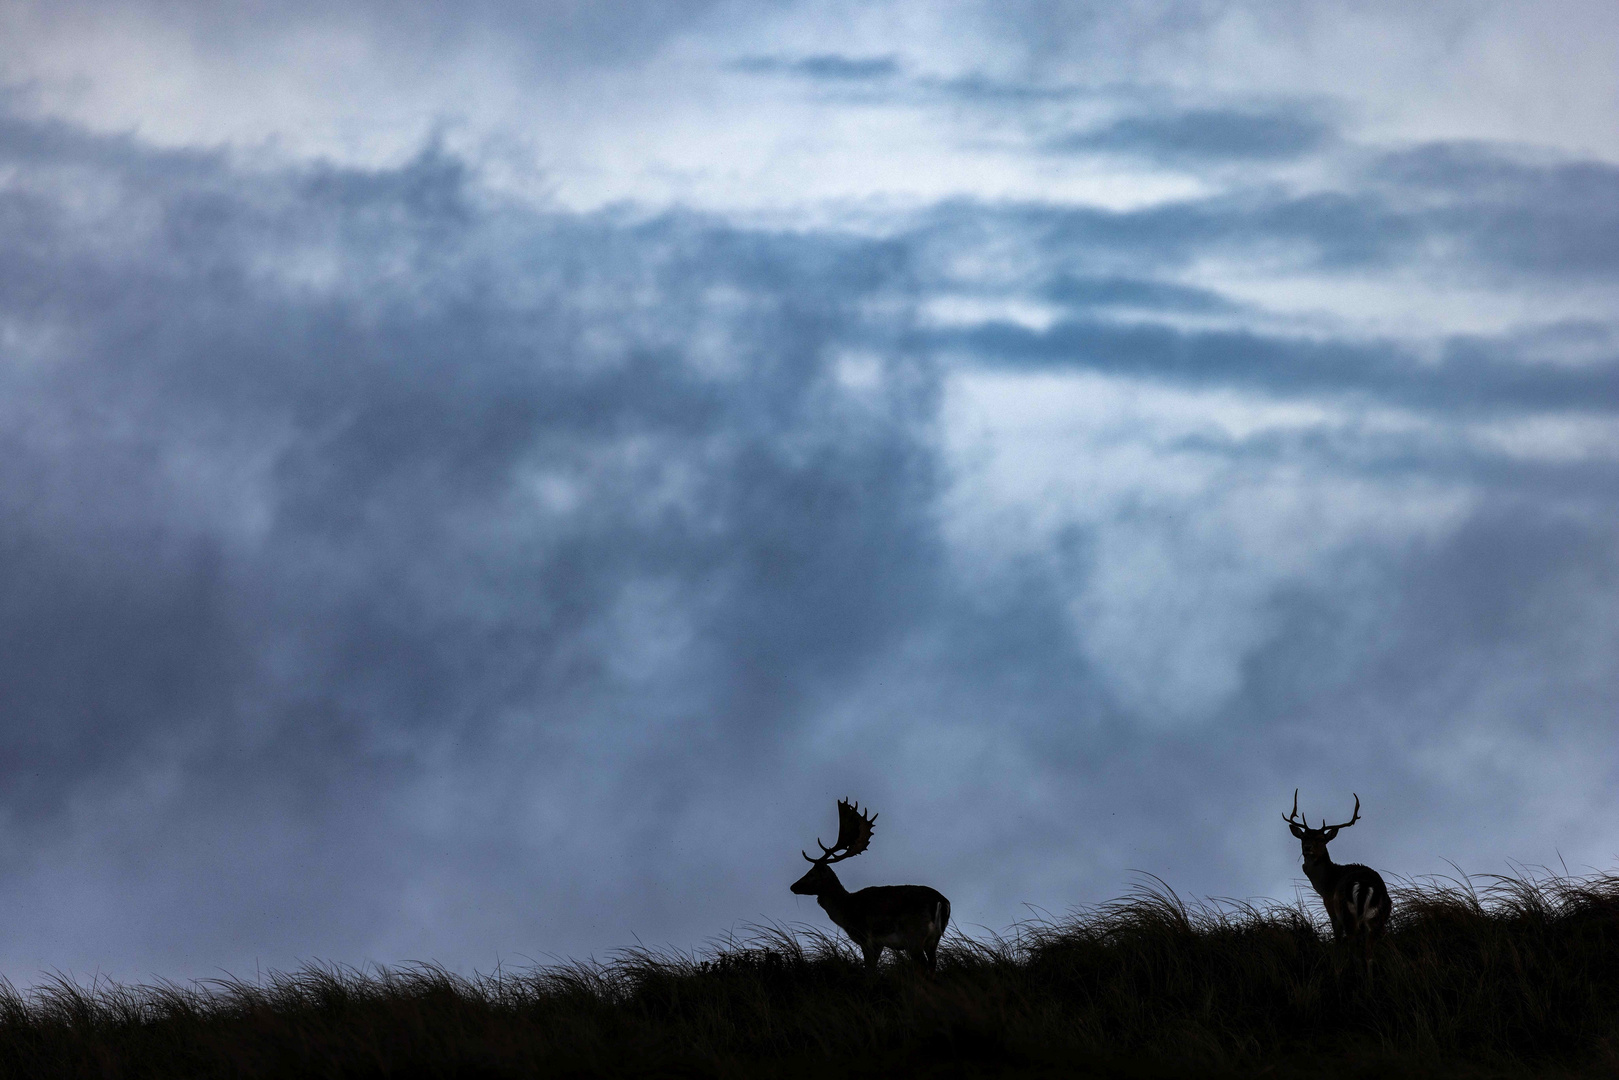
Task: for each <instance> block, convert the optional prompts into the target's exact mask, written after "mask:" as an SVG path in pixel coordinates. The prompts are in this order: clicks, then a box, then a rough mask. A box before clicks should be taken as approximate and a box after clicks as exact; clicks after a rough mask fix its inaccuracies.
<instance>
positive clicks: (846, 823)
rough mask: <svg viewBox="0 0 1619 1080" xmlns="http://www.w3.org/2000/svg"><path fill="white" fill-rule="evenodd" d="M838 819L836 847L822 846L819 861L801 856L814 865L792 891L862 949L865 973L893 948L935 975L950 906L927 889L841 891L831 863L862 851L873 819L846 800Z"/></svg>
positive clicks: (898, 887) (902, 887)
mask: <svg viewBox="0 0 1619 1080" xmlns="http://www.w3.org/2000/svg"><path fill="white" fill-rule="evenodd" d="M838 817H839V822H840V824H839V829H838V842H837V843H836V844H834V845H833V846H831V847H827V846H826V845H825V844H821V851H822V855H821V857H820V858H819V859H811V858H810V857H809V855H807V854H806V855H805V856H804V858H806V859H809V861H810V862H811V863H812V864H813V865H812V866H811V867H810V869H809V872H808V873H806V874H805V875H804V876H803V877H801V878H799V879H798V880H797V881H795V882H793V886H792V891H793V892H794V893H796V894H798V895H799V896H813V897H815V901H816V903H818V904H820V905H821V908H822V909H823V910H824V911H825V912H826V914H827V916H828V917H829V918H830V919H831V920H832V921H833V922H834V923H836V924H837V925H838V926H839V927H840V928H842V930H843V932H844V933H846V934H848V935H849V939H850V940H851V941H853V942H854V943H855V944H856V945H857V946H859V947H860V951H861V953H863V954H864V955H865V958H866V967H867V969H874V968H876V967H877V963H878V961H879V960H881V959H882V955H883V950H884V949H893V950H894V951H895V952H903V953H905V954H906V955H908V956H909V957H910V958H911V959H912V960H915V961H916V962H917V963H918V964H921V965H922V966H923V967H926V968H927V969H928V970H930V971H931V970H933V969H934V968H935V967H936V966H937V963H938V949H939V939H940V938H941V937H943V936H944V930H945V927H946V926H948V925H949V923H950V901H949V900H947V899H945V897H944V894H942V893H940V892H939V891H938V890H937V889H930V888H928V887H927V886H926V885H874V886H872V887H871V888H869V889H861V890H860V891H858V892H850V891H849V890H848V889H845V888H844V887H843V882H841V881H839V880H838V875H837V874H835V873H833V872H832V867H831V864H832V863H834V862H838V861H840V860H842V859H847V858H851V857H853V856H855V855H858V854H860V853H861V852H862V851H864V850H866V846H867V845H868V844H870V843H871V831H872V825H873V823H874V822H875V821H876V820H877V818H876V815H872V816H871V817H869V818H867V817H865V816H864V815H862V814H860V813H859V809H858V807H855V806H853V805H851V804H850V803H849V802H848V800H844V801H842V802H840V803H838ZM816 843H820V841H816Z"/></svg>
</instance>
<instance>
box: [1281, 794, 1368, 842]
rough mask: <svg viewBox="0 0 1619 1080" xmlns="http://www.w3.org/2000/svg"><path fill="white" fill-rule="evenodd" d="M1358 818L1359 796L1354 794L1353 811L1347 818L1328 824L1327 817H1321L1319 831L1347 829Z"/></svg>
mask: <svg viewBox="0 0 1619 1080" xmlns="http://www.w3.org/2000/svg"><path fill="white" fill-rule="evenodd" d="M1294 794H1295V797H1297V793H1296V792H1295V793H1294ZM1359 820H1360V796H1359V795H1356V796H1355V812H1354V813H1353V814H1351V815H1349V820H1348V821H1346V822H1344V823H1343V824H1342V825H1328V824H1327V819H1326V818H1322V819H1321V831H1322V832H1337V831H1338V830H1339V829H1347V828H1349V826H1351V825H1353V824H1354V823H1355V822H1357V821H1359Z"/></svg>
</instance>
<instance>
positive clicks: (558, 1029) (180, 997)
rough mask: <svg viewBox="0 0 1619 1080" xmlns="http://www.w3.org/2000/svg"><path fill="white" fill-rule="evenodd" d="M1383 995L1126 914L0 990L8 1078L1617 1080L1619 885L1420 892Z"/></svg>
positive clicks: (1329, 954)
mask: <svg viewBox="0 0 1619 1080" xmlns="http://www.w3.org/2000/svg"><path fill="white" fill-rule="evenodd" d="M1394 897H1395V915H1394V919H1393V921H1392V922H1391V924H1390V927H1389V933H1388V935H1387V937H1386V938H1385V940H1384V941H1383V943H1382V944H1381V945H1380V946H1379V948H1378V949H1377V952H1376V957H1375V968H1374V981H1373V982H1372V984H1371V985H1370V986H1368V983H1367V980H1366V976H1365V973H1364V971H1363V970H1362V968H1361V966H1360V963H1359V958H1358V955H1357V954H1356V953H1355V952H1354V951H1353V950H1350V949H1341V948H1338V947H1336V946H1334V945H1333V943H1332V942H1331V940H1330V934H1326V933H1324V929H1325V928H1324V925H1323V920H1322V919H1321V918H1320V916H1319V905H1318V904H1315V903H1314V902H1313V898H1310V902H1308V903H1307V902H1304V901H1301V902H1299V903H1297V904H1293V905H1285V904H1280V903H1271V902H1266V903H1238V902H1187V901H1184V900H1182V899H1181V898H1179V897H1177V896H1176V895H1175V893H1174V892H1173V891H1172V890H1171V889H1169V887H1168V886H1166V885H1164V884H1163V883H1162V882H1158V881H1156V880H1148V881H1146V882H1144V883H1143V884H1142V885H1140V886H1139V887H1137V888H1136V889H1135V890H1133V891H1132V892H1131V893H1130V894H1129V895H1127V896H1125V897H1124V898H1122V899H1119V900H1116V901H1113V902H1111V903H1107V904H1103V905H1101V906H1099V907H1095V908H1091V909H1086V910H1083V911H1080V912H1077V913H1076V914H1074V915H1072V916H1069V917H1067V918H1063V919H1053V920H1044V921H1037V922H1031V923H1027V924H1024V925H1022V926H1019V927H1017V928H1015V929H1014V930H1013V931H1012V932H1011V933H1009V934H1007V935H1005V936H1001V937H988V938H979V939H972V938H968V937H964V936H961V935H959V934H957V935H954V936H952V937H951V938H950V939H947V941H946V946H945V948H943V949H941V951H940V963H939V971H938V972H937V973H935V974H932V975H929V974H927V973H925V972H921V971H918V970H915V969H913V968H911V967H909V966H908V965H907V964H905V963H901V962H894V963H890V964H888V965H885V967H884V969H883V970H882V971H881V972H879V973H878V974H877V975H875V976H873V975H868V974H867V973H866V972H865V971H864V970H863V968H862V965H861V961H860V958H859V956H858V955H857V954H856V953H855V951H854V950H853V948H852V947H850V946H849V945H848V944H847V943H846V942H844V941H841V940H839V939H837V938H835V937H833V936H832V935H831V934H829V933H822V932H820V931H819V930H817V929H812V928H793V929H788V928H781V927H766V928H759V929H756V930H754V931H752V932H751V934H750V935H749V936H748V937H746V938H743V939H733V940H727V941H725V942H722V943H720V944H719V945H717V946H716V947H715V948H714V949H712V950H710V951H709V952H706V953H703V954H697V955H682V954H669V953H657V952H652V951H649V950H645V949H632V950H626V951H625V952H622V953H620V954H618V955H617V956H616V957H614V958H613V959H612V960H611V961H609V962H607V963H599V964H597V963H588V964H587V963H573V964H566V965H560V966H552V967H544V968H536V969H532V970H526V971H522V972H518V973H512V972H507V971H497V972H495V973H493V974H490V975H480V976H474V977H471V978H465V977H461V976H458V975H455V974H452V973H450V972H448V971H445V970H444V969H442V968H439V967H434V966H431V965H421V966H416V967H410V968H405V969H394V970H384V969H373V970H364V971H362V970H357V969H353V968H343V967H311V968H306V969H304V970H302V971H297V972H291V973H274V974H271V975H269V976H267V977H264V978H262V979H260V980H259V981H256V982H252V983H248V982H242V981H236V980H221V981H213V982H205V983H197V984H192V985H188V986H178V985H174V984H169V983H160V984H156V985H147V986H121V985H117V984H113V983H109V982H105V981H98V982H94V983H91V984H89V985H79V984H75V983H73V982H70V981H68V980H64V979H59V980H57V981H55V982H53V983H50V984H47V985H44V986H42V987H38V988H35V989H32V990H29V991H27V992H26V993H24V992H19V991H17V990H16V989H14V988H12V987H10V986H4V987H0V1072H3V1073H4V1075H6V1076H18V1077H41V1076H59V1075H62V1076H65V1075H82V1076H97V1077H148V1076H150V1077H204V1076H206V1077H215V1076H240V1077H270V1076H308V1077H322V1076H327V1077H338V1076H341V1077H359V1076H367V1077H369V1076H376V1077H384V1076H392V1077H407V1076H429V1075H464V1076H485V1077H506V1076H512V1077H516V1076H568V1075H575V1076H589V1075H643V1076H665V1075H680V1076H726V1077H754V1076H761V1075H788V1076H799V1075H802V1076H810V1075H824V1074H829V1073H838V1074H845V1075H847V1074H853V1075H878V1074H885V1075H886V1074H893V1073H904V1074H909V1075H938V1076H947V1075H948V1076H976V1075H984V1076H988V1075H1009V1074H1016V1075H1050V1076H1060V1075H1128V1076H1181V1075H1189V1074H1195V1075H1209V1074H1221V1073H1224V1074H1229V1075H1243V1076H1246V1075H1253V1074H1256V1073H1260V1072H1264V1073H1266V1074H1268V1075H1275V1076H1387V1075H1391V1074H1394V1075H1424V1076H1456V1077H1461V1076H1503V1077H1504V1076H1523V1075H1536V1076H1547V1075H1569V1076H1574V1075H1591V1076H1596V1075H1602V1076H1613V1075H1619V877H1612V876H1602V877H1595V878H1585V879H1576V878H1571V877H1568V876H1561V875H1554V874H1549V873H1540V874H1529V873H1523V874H1519V875H1517V876H1510V877H1490V878H1464V877H1460V876H1458V877H1457V878H1455V879H1434V880H1424V881H1418V882H1406V883H1403V884H1402V885H1400V886H1399V887H1397V888H1396V889H1395V890H1394Z"/></svg>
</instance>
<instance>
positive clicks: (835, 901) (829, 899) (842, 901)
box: [815, 872, 849, 929]
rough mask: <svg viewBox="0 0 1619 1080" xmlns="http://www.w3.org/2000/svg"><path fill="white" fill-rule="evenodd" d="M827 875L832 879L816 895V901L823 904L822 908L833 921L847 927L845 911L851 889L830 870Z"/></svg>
mask: <svg viewBox="0 0 1619 1080" xmlns="http://www.w3.org/2000/svg"><path fill="white" fill-rule="evenodd" d="M827 876H828V877H829V878H830V879H831V880H830V881H828V882H827V883H826V884H825V885H823V886H822V887H821V891H820V892H819V893H817V894H816V895H815V902H816V903H817V904H820V905H821V910H823V911H825V912H826V913H827V915H828V916H830V917H831V919H832V921H833V922H835V923H837V924H838V925H839V926H843V927H845V929H847V926H846V924H845V922H844V913H845V911H846V910H847V908H848V901H849V890H848V889H845V888H844V887H843V882H841V881H839V880H838V875H836V874H833V873H830V872H829V873H828V874H827Z"/></svg>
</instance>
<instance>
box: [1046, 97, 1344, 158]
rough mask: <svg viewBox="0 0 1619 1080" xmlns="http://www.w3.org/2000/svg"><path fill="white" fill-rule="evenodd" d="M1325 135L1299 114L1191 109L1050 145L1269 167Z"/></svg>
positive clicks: (1130, 120) (1133, 119)
mask: <svg viewBox="0 0 1619 1080" xmlns="http://www.w3.org/2000/svg"><path fill="white" fill-rule="evenodd" d="M1330 134H1331V130H1330V128H1329V127H1328V126H1327V125H1326V124H1325V123H1323V122H1322V121H1321V120H1320V119H1319V118H1316V117H1312V116H1309V115H1306V114H1302V113H1297V112H1293V113H1288V112H1276V113H1264V112H1245V111H1240V110H1221V109H1192V110H1188V111H1186V112H1180V113H1170V114H1163V113H1154V114H1149V115H1144V116H1127V117H1124V118H1122V119H1119V120H1115V121H1113V122H1112V123H1110V124H1107V125H1106V126H1104V127H1102V128H1100V129H1098V130H1094V131H1083V132H1076V133H1074V134H1071V135H1066V136H1063V137H1062V138H1059V139H1055V140H1053V141H1052V142H1051V143H1050V144H1049V146H1050V148H1051V149H1052V150H1054V151H1058V152H1068V153H1072V152H1086V151H1106V152H1112V153H1126V154H1141V155H1143V156H1146V157H1149V158H1153V159H1155V160H1159V161H1165V162H1175V161H1186V160H1194V161H1195V160H1209V161H1242V160H1257V161H1275V160H1284V159H1288V158H1297V157H1300V156H1302V155H1304V154H1307V153H1309V152H1311V151H1313V150H1317V149H1319V148H1320V146H1321V144H1322V143H1323V142H1325V141H1326V140H1327V139H1328V137H1329V136H1330Z"/></svg>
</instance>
